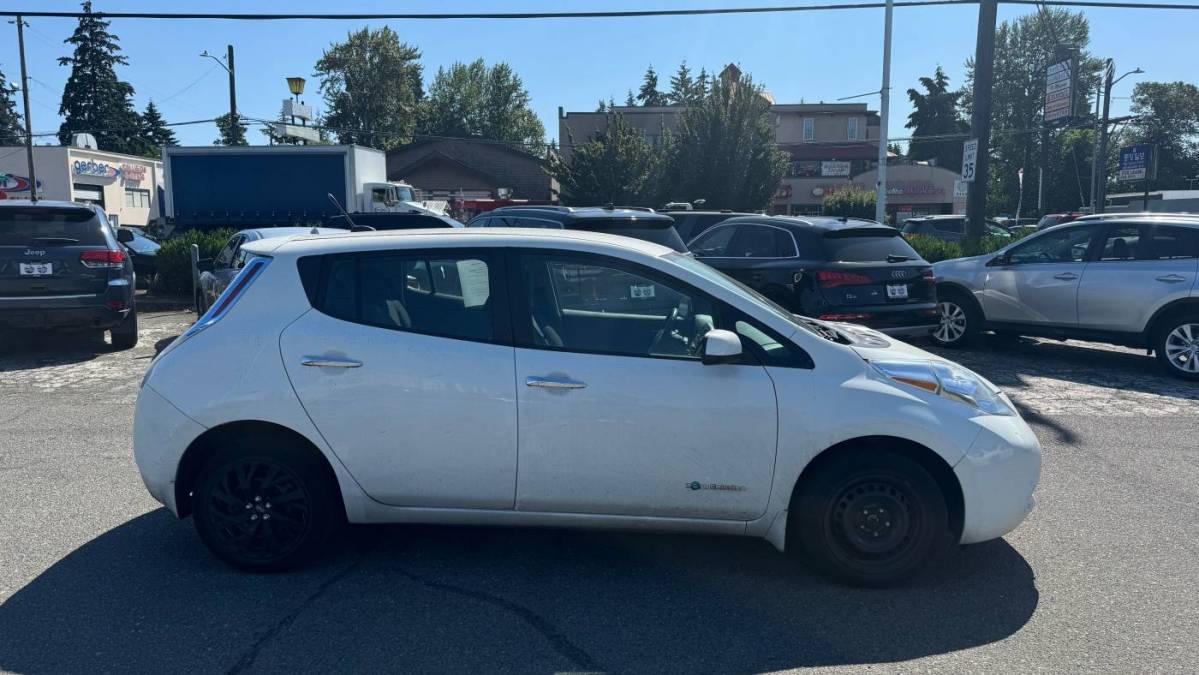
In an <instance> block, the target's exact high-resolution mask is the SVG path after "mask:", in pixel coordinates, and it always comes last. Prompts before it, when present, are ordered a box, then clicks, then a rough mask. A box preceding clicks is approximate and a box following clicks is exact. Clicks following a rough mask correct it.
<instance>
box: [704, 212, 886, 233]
mask: <svg viewBox="0 0 1199 675" xmlns="http://www.w3.org/2000/svg"><path fill="white" fill-rule="evenodd" d="M740 223H746V224H750V223H753V224H759V225H774V226H775V227H786V228H790V229H795V230H800V231H804V232H813V233H816V234H826V233H828V232H836V231H839V230H850V229H855V228H859V227H870V228H879V227H886V228H888V229H894V228H892V227H891V226H890V225H883V224H882V223H878V222H875V221H873V220H866V219H864V218H834V217H833V216H763V215H753V216H735V217H733V218H729V219H728V220H725V221H723V222H721V223H719V224H718V225H714V226H712V229H709V230H705V231H704V234H707V233H708V232H711V231H712V230H714V229H716V228H717V227H724V226H725V225H737V224H740Z"/></svg>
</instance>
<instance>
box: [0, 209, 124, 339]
mask: <svg viewBox="0 0 1199 675" xmlns="http://www.w3.org/2000/svg"><path fill="white" fill-rule="evenodd" d="M120 235H121V236H120V237H119V239H120V240H118V235H117V233H115V232H114V231H113V228H112V226H111V225H110V224H109V222H108V218H107V217H106V216H105V215H104V211H102V210H101V209H99V208H98V207H95V206H91V205H88V204H77V203H73V202H53V201H38V202H36V203H35V202H30V201H26V200H20V201H18V200H11V201H8V200H6V201H0V328H9V329H18V330H20V329H57V330H73V331H94V332H100V331H105V330H107V331H109V332H110V333H111V335H112V345H113V346H114V347H117V348H119V349H129V348H130V347H133V346H134V345H135V344H137V311H136V309H135V308H134V306H133V288H134V274H133V261H132V260H131V259H130V256H129V255H128V254H127V253H126V252H125V249H124V248H123V247H122V246H121V244H122V243H124V241H126V240H128V239H132V233H131V232H129V231H128V230H125V231H122V232H121V233H120Z"/></svg>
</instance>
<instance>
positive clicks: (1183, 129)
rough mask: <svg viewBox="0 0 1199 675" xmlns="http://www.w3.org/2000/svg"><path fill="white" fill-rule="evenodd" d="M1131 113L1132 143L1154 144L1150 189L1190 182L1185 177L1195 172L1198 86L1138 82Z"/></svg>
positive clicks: (1198, 131)
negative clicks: (1154, 164) (1154, 177)
mask: <svg viewBox="0 0 1199 675" xmlns="http://www.w3.org/2000/svg"><path fill="white" fill-rule="evenodd" d="M1132 113H1133V114H1134V115H1136V116H1137V121H1136V123H1135V125H1134V126H1133V128H1132V130H1131V133H1130V136H1131V137H1132V142H1134V143H1145V144H1149V145H1153V146H1155V147H1156V152H1157V180H1155V181H1154V182H1153V185H1154V188H1155V189H1156V188H1161V189H1171V188H1174V189H1184V188H1187V187H1188V186H1190V185H1192V184H1193V183H1192V182H1191V181H1190V180H1189V179H1191V178H1194V177H1195V175H1196V174H1197V173H1199V88H1197V87H1196V86H1195V85H1193V84H1189V83H1186V82H1138V83H1137V86H1136V87H1135V88H1134V89H1133V91H1132ZM1137 187H1138V188H1139V187H1140V186H1139V185H1138V186H1137Z"/></svg>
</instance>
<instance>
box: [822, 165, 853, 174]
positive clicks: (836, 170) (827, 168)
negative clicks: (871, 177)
mask: <svg viewBox="0 0 1199 675" xmlns="http://www.w3.org/2000/svg"><path fill="white" fill-rule="evenodd" d="M820 175H821V176H848V175H849V162H821V163H820Z"/></svg>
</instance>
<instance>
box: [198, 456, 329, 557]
mask: <svg viewBox="0 0 1199 675" xmlns="http://www.w3.org/2000/svg"><path fill="white" fill-rule="evenodd" d="M264 442H265V444H266V447H259V448H253V449H251V448H245V447H244V446H245V445H247V444H246V443H244V442H243V443H236V444H235V446H234V447H232V448H229V449H227V450H223V451H220V452H219V453H218V454H217V455H216V456H214V457H213V458H212V459H210V460H209V461H208V462H207V463H206V464H205V466H204V468H203V469H202V470H201V473H200V476H199V477H198V479H197V481H196V489H195V490H194V491H193V493H192V513H193V514H194V517H195V523H196V529H197V531H198V532H199V533H200V538H201V539H202V540H203V541H204V543H205V544H206V545H207V546H208V547H209V549H211V550H212V552H213V553H215V554H216V555H217V557H219V558H221V559H222V560H224V561H225V562H227V563H229V564H231V565H233V566H235V567H239V568H241V569H246V570H251V571H259V572H269V571H278V570H284V569H289V568H292V567H295V566H297V565H299V564H301V563H303V562H306V561H307V560H308V559H309V558H311V557H312V556H313V555H315V554H316V553H318V552H320V550H321V549H323V547H324V544H325V542H326V541H327V540H328V539H329V537H330V535H331V534H332V533H333V531H334V529H335V527H336V525H337V524H338V523H340V522H341V519H342V517H343V514H342V513H340V512H338V509H339V508H340V506H339V504H340V502H339V501H338V500H337V499H336V496H335V493H333V492H332V490H334V489H336V488H335V486H330V485H329V484H328V482H329V481H328V479H327V478H326V477H325V476H324V475H323V474H322V472H321V471H320V469H319V465H318V464H317V463H316V462H315V461H312V460H311V459H309V458H308V457H307V456H306V455H305V454H302V453H301V452H296V451H289V450H287V449H283V448H279V447H276V446H273V444H272V443H271V442H270V441H269V440H267V441H264Z"/></svg>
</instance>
